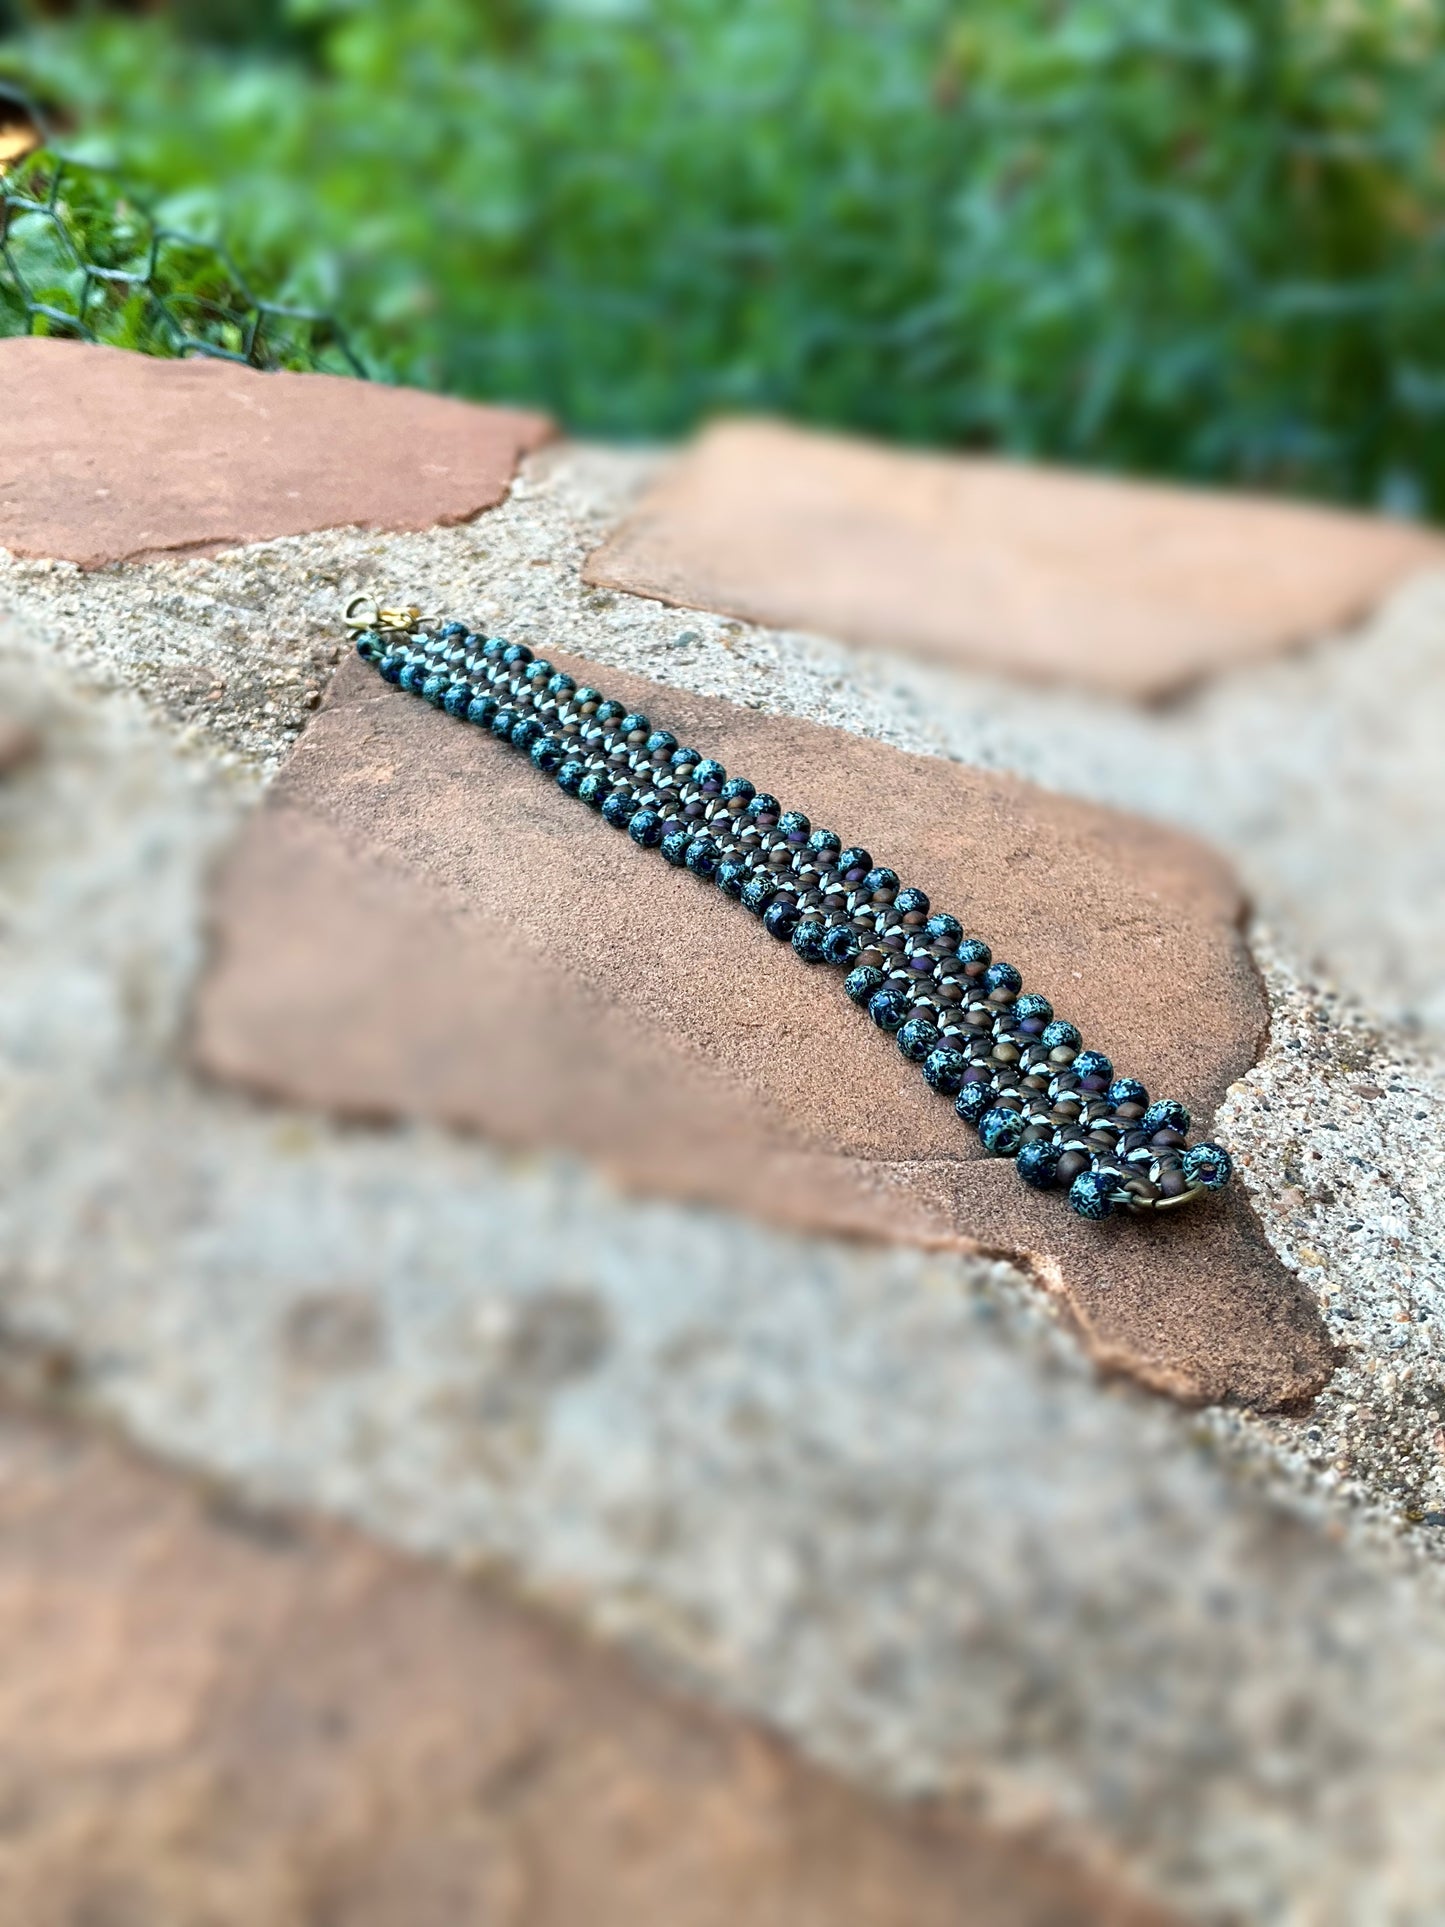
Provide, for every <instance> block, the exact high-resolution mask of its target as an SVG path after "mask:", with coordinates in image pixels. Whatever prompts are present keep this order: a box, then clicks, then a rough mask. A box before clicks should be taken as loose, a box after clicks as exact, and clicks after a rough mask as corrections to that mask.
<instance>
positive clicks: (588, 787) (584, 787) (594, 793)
mask: <svg viewBox="0 0 1445 1927" xmlns="http://www.w3.org/2000/svg"><path fill="white" fill-rule="evenodd" d="M611 792H612V785H611V784H610V783H609V782H608V781H607V778H606V777H605V776H604V775H603V774H602V772H601V770H595V769H594V770H589V771H588V772H587V774H586V775H585V776H584V777H583V778H582V781H581V782H580V783H579V784H578V785H577V794H578V796H579V798H580V799H581V800H582V802H584V803H585V804H586V805H587V807H588V808H589V809H593V810H600V809H601V808H602V805H603V804H604V803H605V802H606V801H607V798H608V797H609V795H610V794H611Z"/></svg>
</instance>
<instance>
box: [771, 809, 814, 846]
mask: <svg viewBox="0 0 1445 1927" xmlns="http://www.w3.org/2000/svg"><path fill="white" fill-rule="evenodd" d="M812 827H813V826H812V824H811V823H810V822H809V821H808V819H807V817H806V816H804V814H803V812H802V811H801V810H784V811H783V814H782V815H781V816H780V817H779V818H778V835H779V836H781V837H782V838H784V840H785V841H786V842H787V843H789V844H790V845H791V846H792V847H793V848H794V849H795V850H801V849H802V847H803V845H804V844H805V843H806V842H807V840H808V833H809V831H810V830H811V829H812Z"/></svg>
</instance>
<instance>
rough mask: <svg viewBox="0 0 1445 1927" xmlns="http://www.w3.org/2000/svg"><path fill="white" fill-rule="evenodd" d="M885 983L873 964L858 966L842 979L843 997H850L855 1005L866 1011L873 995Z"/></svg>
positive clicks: (884, 979) (882, 975) (884, 978)
mask: <svg viewBox="0 0 1445 1927" xmlns="http://www.w3.org/2000/svg"><path fill="white" fill-rule="evenodd" d="M887 981H888V979H887V978H886V977H885V976H884V974H883V972H882V971H881V970H879V969H877V968H876V967H875V966H874V965H873V964H859V966H858V968H857V969H856V970H850V971H849V972H848V975H847V976H846V977H845V978H844V979H843V995H844V996H845V997H851V998H852V1000H853V1002H854V1003H855V1004H857V1005H859V1006H860V1007H861V1008H862V1009H864V1010H866V1009H867V1008H868V1005H869V1003H870V1002H871V1001H872V998H873V996H874V994H875V993H876V992H877V991H880V990H881V989H882V988H883V986H884V984H886V983H887Z"/></svg>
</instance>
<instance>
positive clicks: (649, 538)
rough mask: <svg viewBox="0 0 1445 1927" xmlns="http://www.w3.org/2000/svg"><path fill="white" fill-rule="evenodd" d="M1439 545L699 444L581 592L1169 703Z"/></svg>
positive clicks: (1308, 628)
mask: <svg viewBox="0 0 1445 1927" xmlns="http://www.w3.org/2000/svg"><path fill="white" fill-rule="evenodd" d="M1442 561H1445V541H1442V539H1441V538H1440V537H1439V536H1437V535H1435V534H1433V533H1432V532H1430V531H1427V530H1424V529H1421V528H1413V527H1409V526H1406V525H1403V524H1399V523H1391V522H1386V521H1378V520H1371V519H1370V518H1368V517H1365V516H1352V515H1346V514H1340V513H1336V512H1333V511H1329V510H1324V509H1313V508H1305V507H1301V506H1298V505H1296V504H1292V503H1285V502H1271V501H1264V500H1262V499H1261V500H1250V499H1248V498H1241V497H1239V496H1232V495H1223V494H1220V495H1210V494H1205V493H1203V492H1202V491H1195V492H1189V491H1186V490H1182V489H1169V488H1160V487H1153V486H1146V485H1143V484H1140V483H1133V482H1128V483H1125V482H1115V481H1110V480H1105V479H1102V478H1097V477H1090V476H1084V475H1078V474H1070V473H1068V472H1067V471H1064V470H1061V469H1044V468H1031V467H1027V466H1024V465H1023V464H1017V463H1005V462H998V461H987V460H977V459H973V460H962V459H955V458H952V457H946V456H929V455H912V454H905V453H901V452H899V451H896V450H885V449H882V448H876V447H872V446H870V445H868V444H865V443H860V442H854V441H849V440H845V439H843V438H841V437H835V436H824V435H818V434H813V433H809V432H806V431H804V430H800V429H793V428H788V427H785V426H782V425H781V424H776V423H757V422H734V423H723V424H720V425H717V426H715V427H714V428H712V429H711V430H709V431H708V432H706V433H705V434H704V435H703V436H702V438H701V440H700V441H699V442H698V443H697V444H696V445H695V446H694V448H693V449H692V450H691V451H689V452H688V453H686V454H684V455H683V456H682V457H681V459H680V460H679V461H678V463H677V464H676V466H675V467H674V468H672V469H671V470H670V471H667V472H665V473H664V475H663V477H662V479H661V481H660V482H659V483H658V485H657V486H656V487H655V488H654V490H653V491H652V492H651V493H650V494H649V495H648V496H647V498H646V499H645V500H644V501H643V502H642V503H641V504H640V505H639V506H638V507H637V508H636V509H635V510H634V511H633V512H632V514H631V515H630V516H629V517H628V519H627V520H626V521H625V522H624V523H623V525H622V526H621V528H619V529H617V530H616V531H615V532H614V533H612V534H611V535H610V536H609V538H608V539H607V541H606V542H604V543H603V545H602V546H601V547H600V548H599V549H598V550H597V551H596V552H595V553H594V554H593V555H592V556H590V557H589V559H588V561H587V564H586V568H585V571H584V573H585V577H586V580H587V581H589V582H591V583H594V584H596V585H597V586H598V587H602V588H609V589H621V590H625V591H627V592H629V593H630V594H633V595H645V596H656V597H658V598H659V599H660V600H662V601H664V602H671V603H676V604H678V605H680V606H681V607H684V608H694V609H712V610H722V611H724V612H726V613H728V614H731V615H735V616H741V617H744V618H745V619H746V620H748V621H750V622H764V623H770V624H774V625H778V626H782V627H788V628H794V629H807V630H814V631H818V632H821V633H823V634H826V635H835V636H841V637H843V638H845V639H846V640H849V641H852V642H856V643H862V644H865V645H869V646H872V647H877V648H894V649H900V650H905V651H910V652H913V653H915V654H918V655H921V656H925V657H928V658H930V659H933V660H936V661H939V662H942V663H946V664H950V665H952V666H954V667H958V668H975V669H976V668H983V669H988V670H993V671H995V672H997V673H999V674H1001V675H1004V676H1007V677H1010V678H1024V679H1027V680H1035V681H1044V682H1051V683H1063V684H1075V685H1079V686H1081V687H1084V688H1087V689H1091V690H1100V691H1104V692H1107V693H1111V694H1116V695H1121V696H1128V697H1142V698H1146V699H1148V698H1156V697H1161V696H1167V695H1171V694H1174V693H1176V692H1177V691H1179V690H1181V689H1183V688H1186V687H1187V686H1189V685H1190V684H1192V683H1197V682H1199V681H1201V680H1203V679H1205V678H1208V677H1212V676H1215V675H1217V674H1219V673H1220V672H1221V671H1223V670H1227V669H1231V668H1234V667H1235V666H1236V665H1238V664H1240V663H1245V662H1249V661H1253V660H1256V659H1258V658H1260V657H1263V656H1268V655H1272V654H1275V653H1277V652H1278V651H1280V650H1281V649H1284V648H1287V647H1289V646H1290V645H1291V644H1295V643H1299V642H1302V641H1306V640H1309V639H1311V638H1315V637H1319V636H1323V635H1327V634H1329V633H1330V632H1331V631H1332V630H1334V629H1336V628H1338V627H1340V626H1341V625H1342V624H1344V623H1347V622H1350V621H1353V620H1356V619H1358V618H1359V617H1361V616H1363V615H1364V614H1365V613H1366V612H1367V611H1368V610H1370V609H1371V608H1372V607H1373V606H1374V605H1375V604H1376V603H1377V602H1379V601H1380V599H1381V598H1382V597H1383V596H1384V594H1385V593H1386V592H1387V591H1388V590H1389V589H1391V588H1393V587H1395V586H1396V585H1397V584H1398V583H1399V582H1400V581H1401V579H1402V578H1403V577H1404V576H1406V575H1408V574H1409V573H1411V572H1412V571H1413V570H1416V569H1420V568H1423V567H1426V566H1427V565H1429V564H1432V563H1433V564H1434V565H1436V566H1439V565H1440V564H1441V562H1442Z"/></svg>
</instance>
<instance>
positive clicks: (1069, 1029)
mask: <svg viewBox="0 0 1445 1927" xmlns="http://www.w3.org/2000/svg"><path fill="white" fill-rule="evenodd" d="M1083 1041H1084V1040H1083V1038H1082V1037H1081V1036H1080V1035H1079V1031H1078V1026H1077V1025H1075V1024H1070V1023H1067V1022H1066V1021H1065V1020H1064V1019H1063V1018H1062V1017H1056V1018H1055V1019H1054V1021H1053V1022H1052V1023H1051V1024H1049V1025H1048V1026H1047V1027H1046V1029H1045V1031H1044V1034H1043V1036H1042V1037H1041V1038H1040V1039H1039V1042H1040V1043H1041V1044H1042V1045H1043V1046H1044V1048H1045V1049H1046V1050H1077V1049H1078V1048H1079V1046H1080V1045H1081V1044H1082V1043H1083Z"/></svg>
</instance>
